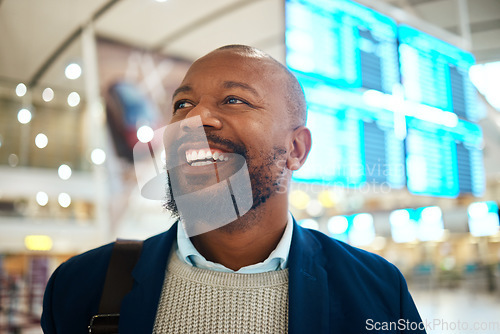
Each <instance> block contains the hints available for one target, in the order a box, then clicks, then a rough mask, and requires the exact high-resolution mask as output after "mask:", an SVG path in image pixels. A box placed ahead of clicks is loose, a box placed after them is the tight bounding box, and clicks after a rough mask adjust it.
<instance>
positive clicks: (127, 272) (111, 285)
mask: <svg viewBox="0 0 500 334" xmlns="http://www.w3.org/2000/svg"><path fill="white" fill-rule="evenodd" d="M141 250H142V241H139V240H121V239H119V240H117V241H116V242H115V244H114V246H113V251H112V252H111V259H110V260H109V265H108V270H107V272H106V279H105V281H104V287H103V290H102V295H101V301H100V303H99V314H97V315H95V316H93V317H92V320H91V321H90V325H89V333H92V334H115V333H118V323H119V321H120V305H121V302H122V300H123V298H124V297H125V295H126V294H127V293H128V292H129V291H130V290H131V289H132V285H133V284H134V278H133V277H132V270H133V269H134V267H135V265H136V263H137V261H138V260H139V257H140V255H141Z"/></svg>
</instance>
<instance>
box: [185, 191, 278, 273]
mask: <svg viewBox="0 0 500 334" xmlns="http://www.w3.org/2000/svg"><path fill="white" fill-rule="evenodd" d="M275 197H277V198H270V199H269V200H268V201H266V203H264V204H261V205H260V206H259V207H257V208H255V209H253V210H251V211H250V212H248V213H246V214H245V215H243V216H242V217H240V218H239V219H238V220H236V221H234V222H232V223H231V224H229V225H227V226H224V227H221V228H219V229H216V230H213V231H210V232H207V233H203V234H200V235H197V236H194V237H192V238H191V242H192V243H193V245H194V246H195V247H196V249H197V250H198V252H200V254H201V255H203V256H204V257H205V258H206V259H207V260H209V261H212V262H215V263H220V264H222V265H224V266H225V267H227V268H229V269H232V270H235V271H236V270H238V269H240V268H242V267H246V266H249V265H252V264H256V263H259V262H263V261H264V260H265V259H267V258H268V257H269V254H271V252H272V251H273V250H274V249H275V248H276V246H277V245H278V243H279V241H280V240H281V237H282V236H283V232H284V231H285V228H286V224H287V220H288V203H287V202H286V201H283V198H279V197H280V196H275ZM285 199H286V198H285ZM282 202H284V203H282ZM239 226H241V227H242V228H238V227H239Z"/></svg>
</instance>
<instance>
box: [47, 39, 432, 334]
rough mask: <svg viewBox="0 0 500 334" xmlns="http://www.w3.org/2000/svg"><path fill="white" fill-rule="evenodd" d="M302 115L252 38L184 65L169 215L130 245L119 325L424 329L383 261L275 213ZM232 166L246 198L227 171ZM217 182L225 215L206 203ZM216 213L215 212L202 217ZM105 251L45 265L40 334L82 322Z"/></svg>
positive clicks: (305, 140) (98, 283) (296, 98)
mask: <svg viewBox="0 0 500 334" xmlns="http://www.w3.org/2000/svg"><path fill="white" fill-rule="evenodd" d="M305 119H306V106H305V100H304V96H303V92H302V90H301V88H300V85H299V83H298V82H297V80H296V79H295V77H294V76H293V75H292V74H291V73H290V72H289V71H288V70H287V69H286V68H285V67H284V66H283V65H281V64H280V63H278V62H277V61H276V60H274V59H273V58H271V57H270V56H268V55H266V54H264V53H263V52H261V51H259V50H257V49H254V48H251V47H247V46H241V45H231V46H226V47H222V48H219V49H217V50H215V51H213V52H211V53H209V54H208V55H206V56H204V57H202V58H200V59H198V60H197V61H196V62H195V63H194V64H193V65H192V66H191V68H190V69H189V71H188V72H187V74H186V76H185V78H184V80H183V82H182V83H181V86H180V87H179V88H178V89H177V90H176V92H175V93H174V96H173V115H172V120H171V124H175V125H177V127H176V129H177V130H175V131H168V133H167V131H166V134H165V139H164V142H165V149H166V152H167V157H168V160H169V162H167V170H168V175H169V186H168V194H169V196H168V200H167V203H166V204H165V207H166V208H167V209H168V210H170V211H171V212H172V213H173V214H174V215H175V214H178V215H179V217H180V223H177V224H174V226H173V227H172V228H170V230H168V231H167V232H165V233H163V234H160V235H158V236H155V237H152V238H150V239H148V240H146V241H145V242H144V246H143V251H142V253H141V257H140V259H139V261H138V263H137V265H136V267H135V269H134V271H133V276H134V280H135V283H134V287H133V288H132V290H131V291H130V293H128V295H127V296H126V297H125V298H124V300H123V302H122V304H121V311H120V314H121V315H120V333H151V332H154V333H286V332H289V333H341V334H346V333H356V334H358V333H370V332H377V330H379V331H378V332H383V333H399V332H405V333H410V332H411V333H417V332H419V333H421V332H425V331H424V330H422V329H421V326H419V325H420V324H421V319H420V317H419V315H418V312H417V310H416V308H415V305H414V303H413V301H412V298H411V296H410V294H409V292H408V290H407V286H406V283H405V280H404V278H403V277H402V275H401V273H400V272H399V271H398V270H397V269H396V268H395V267H394V266H393V265H392V264H390V263H388V262H387V261H385V260H384V259H382V258H380V257H378V256H376V255H373V254H370V253H367V252H364V251H361V250H358V249H356V248H353V247H350V246H348V245H346V244H344V243H341V242H338V241H335V240H333V239H331V238H329V237H327V236H326V235H324V234H322V233H319V232H316V231H311V230H308V229H304V228H301V227H299V226H298V225H297V224H296V222H295V220H294V219H293V217H291V215H290V214H289V213H288V194H287V189H288V186H289V183H290V178H291V173H292V171H294V170H297V169H299V168H300V167H301V166H302V165H303V164H304V162H305V160H306V157H307V154H308V152H309V150H310V147H311V136H310V132H309V130H308V129H307V128H306V127H305ZM340 140H341V139H340ZM203 143H206V144H207V145H208V147H207V146H204V145H203ZM239 158H242V159H239ZM240 170H244V171H245V173H243V174H241V175H243V176H242V180H243V181H244V179H245V176H248V178H249V180H250V182H249V184H251V188H250V191H251V194H250V195H251V196H246V197H245V192H242V191H239V189H240V188H244V187H245V182H240V183H238V182H239V181H238V180H236V181H235V179H234V178H233V179H231V178H232V177H234V175H236V174H238V173H239V171H240ZM214 175H215V176H214ZM238 175H240V174H238ZM235 184H240V185H241V187H240V186H235ZM207 189H209V190H207ZM227 189H229V191H230V194H231V196H230V197H229V196H228V197H227V198H230V199H231V200H232V202H231V203H232V204H231V205H234V206H231V205H230V206H231V207H232V208H234V210H235V211H236V215H235V218H234V219H233V220H231V219H228V217H229V216H228V215H226V214H225V213H224V214H221V213H220V212H223V211H221V210H220V207H222V206H224V205H225V204H224V203H223V201H222V200H221V198H222V197H223V194H224V193H225V192H224V191H226V190H227ZM226 193H228V192H226ZM248 198H250V203H245V201H247V199H248ZM189 201H192V202H189ZM189 203H191V204H192V205H191V208H190V207H189V205H187V204H189ZM206 203H208V205H207V204H206ZM199 206H202V207H203V210H198V211H199V212H198V214H195V215H193V214H192V211H197V208H198V207H199ZM181 207H182V209H181ZM242 208H243V209H242ZM177 211H178V212H177ZM214 218H218V219H214ZM217 220H220V221H223V222H224V223H223V224H219V225H211V224H212V223H213V222H214V221H217ZM200 228H201V229H200ZM111 248H112V245H106V246H103V247H101V248H98V249H95V250H92V251H90V252H87V253H85V254H82V255H79V256H77V257H75V258H72V259H70V260H69V261H67V262H66V263H64V264H62V265H61V266H60V267H59V268H58V269H57V270H56V272H55V273H54V274H53V276H52V278H51V280H50V281H49V284H48V286H47V290H46V294H45V300H44V312H43V316H42V327H43V329H44V331H45V332H46V333H85V332H86V328H87V325H88V323H89V321H90V318H91V317H92V316H93V315H95V314H96V313H97V307H98V304H99V298H100V295H101V292H102V285H103V282H104V277H105V272H106V268H107V265H108V262H109V258H110V254H111ZM415 328H420V330H415V331H411V330H409V329H415Z"/></svg>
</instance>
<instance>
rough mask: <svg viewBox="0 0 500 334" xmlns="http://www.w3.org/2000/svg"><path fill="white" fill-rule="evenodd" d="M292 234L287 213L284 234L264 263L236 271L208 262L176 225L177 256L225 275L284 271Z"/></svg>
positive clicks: (290, 220) (197, 266) (289, 217)
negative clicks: (225, 273)
mask: <svg viewBox="0 0 500 334" xmlns="http://www.w3.org/2000/svg"><path fill="white" fill-rule="evenodd" d="M292 232H293V218H292V215H291V214H290V212H288V221H287V224H286V228H285V232H284V233H283V236H282V237H281V240H280V242H279V243H278V246H276V248H275V249H274V250H273V251H272V252H271V254H269V257H268V258H267V259H266V260H264V262H260V263H256V264H252V265H250V266H246V267H242V268H240V269H239V270H237V271H234V270H232V269H229V268H227V267H225V266H223V265H222V264H220V263H214V262H211V261H208V260H207V259H205V257H203V255H201V254H200V253H199V252H198V250H197V249H196V248H195V247H194V245H193V243H192V242H191V240H190V239H189V237H188V236H187V235H186V231H185V230H184V227H183V225H182V223H180V222H179V224H178V225H177V246H176V248H177V250H176V253H177V256H178V257H179V259H181V261H184V262H185V263H187V264H189V265H191V266H194V267H196V268H201V269H209V270H215V271H221V272H227V273H239V274H258V273H264V272H268V271H275V270H281V269H285V268H286V267H287V264H288V254H289V253H290V245H291V244H292Z"/></svg>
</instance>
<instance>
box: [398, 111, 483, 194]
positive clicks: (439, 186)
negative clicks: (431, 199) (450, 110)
mask: <svg viewBox="0 0 500 334" xmlns="http://www.w3.org/2000/svg"><path fill="white" fill-rule="evenodd" d="M407 124H408V136H407V138H406V154H407V156H406V166H407V175H408V184H407V185H408V190H410V192H412V193H414V194H418V195H431V196H439V197H456V196H458V195H459V194H460V193H472V194H474V195H476V196H480V195H481V194H482V193H483V192H484V178H485V175H484V167H483V162H482V141H483V136H482V131H481V128H480V127H479V125H477V124H474V123H470V122H467V121H463V120H460V121H459V122H458V125H457V126H456V127H444V126H441V125H438V124H434V123H430V122H426V121H422V120H419V119H416V118H409V119H408V123H407Z"/></svg>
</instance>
